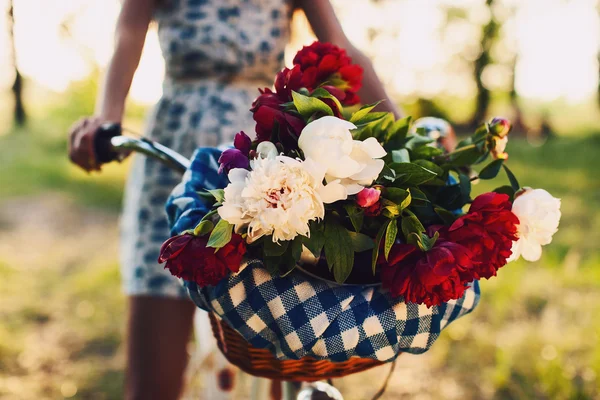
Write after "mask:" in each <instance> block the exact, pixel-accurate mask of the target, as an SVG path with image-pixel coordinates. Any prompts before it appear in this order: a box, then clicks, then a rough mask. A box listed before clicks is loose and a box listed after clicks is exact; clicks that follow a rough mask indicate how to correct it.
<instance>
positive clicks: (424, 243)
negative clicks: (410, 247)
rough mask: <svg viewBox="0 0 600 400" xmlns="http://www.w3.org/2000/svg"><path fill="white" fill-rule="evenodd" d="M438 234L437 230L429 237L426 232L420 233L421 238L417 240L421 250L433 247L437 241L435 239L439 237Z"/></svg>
mask: <svg viewBox="0 0 600 400" xmlns="http://www.w3.org/2000/svg"><path fill="white" fill-rule="evenodd" d="M439 237H440V234H439V232H436V233H434V234H433V237H431V238H430V237H429V236H427V235H426V234H424V233H422V234H421V240H420V242H419V247H420V248H421V251H429V250H431V249H433V246H435V242H437V240H438V239H439Z"/></svg>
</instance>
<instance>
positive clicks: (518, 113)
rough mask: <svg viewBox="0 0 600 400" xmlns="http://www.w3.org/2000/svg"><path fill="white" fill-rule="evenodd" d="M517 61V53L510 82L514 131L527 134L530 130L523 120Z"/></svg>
mask: <svg viewBox="0 0 600 400" xmlns="http://www.w3.org/2000/svg"><path fill="white" fill-rule="evenodd" d="M517 62H518V56H517V55H515V57H514V59H513V61H512V65H511V69H512V80H511V82H510V93H509V98H510V106H511V107H512V109H513V115H514V118H513V120H512V126H513V132H514V133H517V134H519V135H521V134H523V135H524V134H525V133H527V131H528V128H527V126H526V125H525V121H523V110H522V109H521V105H520V104H519V93H518V92H517V86H516V82H515V81H516V77H517Z"/></svg>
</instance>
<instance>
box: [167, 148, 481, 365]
mask: <svg viewBox="0 0 600 400" xmlns="http://www.w3.org/2000/svg"><path fill="white" fill-rule="evenodd" d="M219 155H220V151H219V150H216V149H206V148H205V149H199V150H198V151H196V153H195V154H194V157H193V161H192V165H191V168H190V169H189V170H188V171H187V172H186V174H185V175H184V178H183V182H182V183H181V184H180V185H179V186H177V187H176V188H175V189H174V191H173V193H172V195H171V197H170V199H169V201H168V203H167V212H168V214H169V218H170V221H171V225H172V226H173V229H172V234H174V235H175V234H178V233H181V232H182V231H184V230H187V229H193V228H194V227H195V226H196V224H197V223H198V221H199V220H200V219H201V218H202V216H203V215H205V214H206V213H207V212H208V211H209V210H210V208H211V206H212V204H210V203H209V202H207V201H206V200H205V199H203V198H201V197H200V196H198V194H197V193H198V191H202V190H204V189H214V188H219V187H221V188H222V187H225V186H226V185H227V179H226V177H225V176H224V175H219V174H218V173H217V169H218V163H217V160H218V157H219ZM185 284H186V287H187V288H188V291H189V294H190V296H191V298H192V300H193V301H194V302H195V303H196V305H197V306H198V307H200V308H202V309H204V310H207V311H212V312H214V313H215V314H216V315H218V316H219V317H220V318H222V319H223V320H224V321H225V322H226V323H228V324H229V325H230V326H231V327H232V328H233V329H235V330H236V331H237V332H239V333H240V334H241V335H242V337H244V339H246V340H247V341H248V342H250V343H251V344H252V345H253V346H255V347H258V348H267V349H269V350H270V351H271V352H272V353H273V354H274V355H275V356H276V357H277V358H279V359H299V358H301V357H305V356H311V357H314V358H317V359H326V360H331V361H345V360H347V359H349V358H350V357H353V356H358V357H363V358H373V359H376V360H379V361H391V360H393V359H395V358H396V357H397V356H398V354H400V353H401V352H407V353H415V354H416V353H422V352H424V351H427V350H428V349H429V348H430V347H431V345H432V344H433V342H434V341H435V340H436V339H437V338H438V336H439V334H440V331H441V330H442V329H443V328H445V327H446V326H447V325H448V324H449V323H450V322H452V321H454V320H455V319H457V318H459V317H461V316H463V315H465V314H467V313H469V312H471V311H472V310H473V309H474V308H475V307H476V305H477V303H478V301H479V295H480V292H479V284H478V282H477V281H475V282H474V283H473V284H472V285H471V286H470V287H469V288H468V290H467V291H466V292H465V294H464V295H463V297H461V298H460V299H458V300H453V301H450V302H448V303H445V304H442V305H440V306H434V307H431V308H427V307H426V306H425V305H418V304H414V303H405V302H404V301H403V299H402V298H401V297H400V298H392V297H391V296H390V295H389V293H388V292H387V291H384V290H382V289H381V288H379V287H364V286H339V285H335V284H332V283H328V282H325V281H322V280H319V279H316V278H312V277H310V276H307V275H306V274H304V273H302V272H300V271H294V272H292V273H290V274H289V275H287V276H286V277H278V276H272V275H270V274H269V272H268V271H267V270H266V269H264V268H263V267H262V265H261V263H260V261H251V262H249V263H248V264H247V266H246V267H245V268H244V269H242V270H241V272H239V273H237V274H234V275H232V276H229V277H227V278H225V279H223V280H222V281H221V282H219V284H217V285H216V286H214V287H205V288H199V287H198V286H197V285H196V284H195V283H193V282H186V283H185Z"/></svg>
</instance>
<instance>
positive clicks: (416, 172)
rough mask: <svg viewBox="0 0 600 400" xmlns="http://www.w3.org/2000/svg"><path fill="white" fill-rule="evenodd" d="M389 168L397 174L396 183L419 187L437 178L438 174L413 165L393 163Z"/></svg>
mask: <svg viewBox="0 0 600 400" xmlns="http://www.w3.org/2000/svg"><path fill="white" fill-rule="evenodd" d="M389 167H390V168H391V169H392V170H393V171H394V172H395V173H396V181H397V182H399V183H402V184H405V185H411V186H412V185H414V186H418V185H421V184H423V183H425V182H428V181H430V180H432V179H433V178H435V177H436V176H437V174H436V173H435V172H434V171H430V170H428V169H426V168H423V167H421V166H420V165H417V164H413V163H392V164H390V165H389Z"/></svg>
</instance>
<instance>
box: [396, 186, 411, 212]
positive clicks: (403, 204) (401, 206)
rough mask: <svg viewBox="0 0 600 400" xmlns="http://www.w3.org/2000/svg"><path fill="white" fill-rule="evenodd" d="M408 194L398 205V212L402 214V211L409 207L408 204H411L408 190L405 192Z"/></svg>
mask: <svg viewBox="0 0 600 400" xmlns="http://www.w3.org/2000/svg"><path fill="white" fill-rule="evenodd" d="M407 192H408V196H406V197H405V198H404V200H402V201H401V202H400V204H398V211H400V212H402V211H403V210H404V209H406V208H408V206H410V203H412V195H411V193H410V189H408V190H407Z"/></svg>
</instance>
